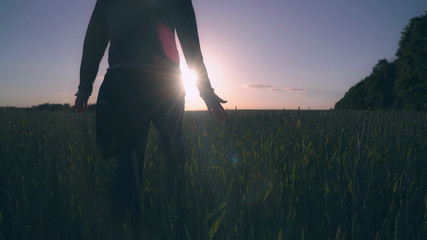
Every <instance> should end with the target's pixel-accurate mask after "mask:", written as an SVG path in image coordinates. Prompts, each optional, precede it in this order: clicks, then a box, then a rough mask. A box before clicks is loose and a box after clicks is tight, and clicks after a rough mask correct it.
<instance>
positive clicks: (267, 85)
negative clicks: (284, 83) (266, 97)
mask: <svg viewBox="0 0 427 240" xmlns="http://www.w3.org/2000/svg"><path fill="white" fill-rule="evenodd" d="M245 86H246V88H273V87H274V86H273V85H270V84H264V83H248V84H245Z"/></svg>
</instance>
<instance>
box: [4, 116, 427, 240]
mask: <svg viewBox="0 0 427 240" xmlns="http://www.w3.org/2000/svg"><path fill="white" fill-rule="evenodd" d="M94 116H95V115H94V114H93V113H88V114H83V115H78V114H74V113H65V112H47V111H46V112H42V111H34V110H33V111H29V110H27V111H25V110H15V109H0V239H6V240H9V239H107V236H108V234H109V223H110V216H109V211H110V204H111V196H110V191H109V190H110V186H111V183H112V179H113V177H114V176H113V173H114V167H115V162H114V161H113V160H103V159H102V158H101V157H100V154H99V153H98V152H97V151H96V147H95V131H94ZM153 130H154V129H153ZM185 139H186V148H187V156H186V157H187V164H186V180H187V182H186V184H187V185H186V186H187V191H186V196H187V206H186V207H187V211H186V212H187V216H186V220H185V221H186V226H187V229H188V234H189V236H191V239H242V240H246V239H257V240H258V239H427V113H426V112H364V111H360V112H358V111H229V119H228V120H227V122H225V123H224V124H221V123H217V122H216V121H215V120H214V119H210V118H209V117H208V113H206V112H187V113H186V122H185ZM159 146H160V145H159V136H158V135H157V132H156V131H155V130H154V131H152V132H151V134H150V142H149V145H148V152H147V158H148V159H147V164H146V175H145V184H146V188H145V192H144V194H143V199H142V201H143V205H144V219H145V228H144V229H143V231H144V236H145V238H144V239H158V238H159V236H160V235H161V234H160V232H161V230H162V228H161V215H160V211H159V210H158V209H159V206H158V203H159V202H160V201H159V186H158V182H159V181H158V179H159V176H160V172H161V169H162V157H161V154H160V152H159Z"/></svg>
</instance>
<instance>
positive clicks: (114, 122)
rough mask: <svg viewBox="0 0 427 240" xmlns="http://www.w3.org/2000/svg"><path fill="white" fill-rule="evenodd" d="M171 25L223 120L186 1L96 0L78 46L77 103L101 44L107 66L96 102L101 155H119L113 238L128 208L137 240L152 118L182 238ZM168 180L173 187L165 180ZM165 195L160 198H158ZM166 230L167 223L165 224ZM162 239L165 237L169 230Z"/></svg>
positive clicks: (179, 87) (179, 104) (86, 92)
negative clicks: (79, 56) (156, 130)
mask: <svg viewBox="0 0 427 240" xmlns="http://www.w3.org/2000/svg"><path fill="white" fill-rule="evenodd" d="M175 31H176V33H177V35H178V38H179V40H180V43H181V46H182V48H183V53H184V56H185V59H186V61H187V63H188V65H189V67H190V68H192V69H194V70H195V71H196V72H197V74H198V78H199V79H198V82H197V87H198V89H199V92H200V96H201V97H202V98H203V100H204V101H205V103H206V105H207V107H208V110H209V112H210V113H212V112H213V113H214V115H215V116H216V118H217V119H218V120H219V121H224V120H225V118H226V113H225V111H224V109H223V107H222V106H221V103H225V102H226V101H224V100H222V99H221V98H219V97H218V96H217V95H216V94H215V93H214V91H213V88H212V87H211V84H210V81H209V78H208V75H207V72H206V67H205V65H204V63H203V58H202V54H201V50H200V44H199V38H198V33H197V26H196V19H195V14H194V10H193V6H192V2H191V0H98V1H97V2H96V5H95V9H94V11H93V13H92V17H91V19H90V22H89V26H88V29H87V32H86V37H85V40H84V46H83V56H82V62H81V68H80V85H79V90H78V92H77V94H76V96H77V98H76V103H75V104H76V109H77V111H78V112H79V113H81V112H83V111H85V110H86V109H87V100H88V98H89V96H90V95H91V93H92V85H93V82H94V80H95V77H96V75H97V72H98V68H99V64H100V61H101V59H102V57H103V55H104V52H105V49H106V47H107V45H108V43H110V47H109V50H108V63H109V68H108V70H107V73H106V75H105V77H104V81H103V83H102V85H101V88H100V90H99V94H98V99H97V106H96V111H97V114H96V131H97V143H98V145H99V147H100V149H101V152H102V155H103V157H104V158H114V157H117V156H118V159H117V168H116V173H115V180H114V184H113V185H114V186H113V190H112V191H113V192H112V198H113V199H112V219H113V226H112V235H113V236H112V237H113V239H122V237H123V223H124V221H125V217H126V211H127V210H130V213H131V220H132V226H133V229H134V230H136V231H135V236H134V237H135V239H137V238H138V237H139V235H138V232H139V231H138V230H139V224H140V220H141V219H140V218H141V216H140V215H141V214H140V212H139V211H141V210H140V209H141V206H140V190H141V184H142V177H143V168H144V158H145V149H146V145H147V137H148V131H149V127H150V123H153V124H154V126H155V127H156V128H157V129H158V131H159V133H160V135H161V139H162V145H163V148H164V150H165V151H164V152H165V154H166V157H167V162H166V163H165V174H164V176H163V183H162V185H161V186H162V188H164V189H166V188H167V187H171V188H172V189H173V190H172V192H173V194H174V196H175V199H176V211H177V215H178V221H177V223H176V226H174V228H175V229H176V233H175V234H176V235H175V238H176V239H183V238H184V236H185V229H184V225H183V219H182V216H183V206H184V201H185V195H184V193H185V189H184V186H185V181H184V180H185V179H184V143H183V116H184V95H185V94H184V89H183V84H182V81H181V77H180V74H181V73H180V70H179V56H178V51H177V47H176V43H175ZM169 184H172V186H168V185H169ZM163 200H164V198H163ZM166 228H168V226H166ZM164 237H165V238H170V237H172V238H173V236H170V235H169V234H168V233H167V231H166V233H165V236H164Z"/></svg>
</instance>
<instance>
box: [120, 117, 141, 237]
mask: <svg viewBox="0 0 427 240" xmlns="http://www.w3.org/2000/svg"><path fill="white" fill-rule="evenodd" d="M148 130H149V125H148V127H147V130H146V134H144V137H143V138H142V141H141V142H140V143H139V144H137V145H136V146H135V147H134V148H132V149H128V150H123V151H122V152H121V153H120V156H119V157H118V159H117V167H116V172H115V178H114V182H113V189H112V239H114V240H115V239H123V235H124V229H123V225H124V223H125V221H126V212H127V211H128V210H129V213H130V220H131V231H133V233H134V234H133V235H134V238H135V239H139V236H140V234H139V233H140V224H141V214H142V212H141V211H142V209H141V199H140V198H141V188H142V186H141V185H142V179H143V171H144V163H145V148H146V146H147V137H148Z"/></svg>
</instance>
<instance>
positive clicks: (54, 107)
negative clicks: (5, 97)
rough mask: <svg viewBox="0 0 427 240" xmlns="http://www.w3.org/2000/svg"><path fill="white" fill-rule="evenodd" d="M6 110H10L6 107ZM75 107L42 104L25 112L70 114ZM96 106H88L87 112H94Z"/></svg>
mask: <svg viewBox="0 0 427 240" xmlns="http://www.w3.org/2000/svg"><path fill="white" fill-rule="evenodd" d="M7 109H10V107H8V108H7ZM74 109H75V107H74V106H70V104H68V103H66V104H57V103H54V104H52V103H44V104H40V105H37V106H32V107H31V108H27V110H37V111H50V112H70V111H74ZM95 110H96V104H91V105H88V109H87V111H89V112H95Z"/></svg>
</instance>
